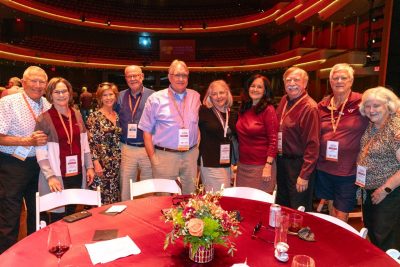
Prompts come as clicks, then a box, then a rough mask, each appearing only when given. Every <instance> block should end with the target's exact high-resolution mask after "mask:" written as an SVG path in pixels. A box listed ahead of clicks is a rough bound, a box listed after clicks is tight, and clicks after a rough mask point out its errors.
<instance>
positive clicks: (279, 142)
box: [278, 132, 283, 155]
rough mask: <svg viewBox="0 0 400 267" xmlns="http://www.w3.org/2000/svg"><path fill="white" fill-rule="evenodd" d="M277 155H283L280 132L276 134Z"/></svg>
mask: <svg viewBox="0 0 400 267" xmlns="http://www.w3.org/2000/svg"><path fill="white" fill-rule="evenodd" d="M278 153H279V155H282V154H283V147H282V132H278Z"/></svg>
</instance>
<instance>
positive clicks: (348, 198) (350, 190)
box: [315, 170, 357, 212]
mask: <svg viewBox="0 0 400 267" xmlns="http://www.w3.org/2000/svg"><path fill="white" fill-rule="evenodd" d="M355 181H356V175H351V176H337V175H332V174H329V173H326V172H323V171H320V170H317V179H316V183H315V194H316V196H317V198H321V199H328V200H333V206H334V207H335V208H336V209H337V210H339V211H342V212H351V211H353V209H354V207H355V205H356V191H357V186H356V185H355V184H354V182H355Z"/></svg>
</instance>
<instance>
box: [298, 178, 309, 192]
mask: <svg viewBox="0 0 400 267" xmlns="http://www.w3.org/2000/svg"><path fill="white" fill-rule="evenodd" d="M307 188H308V180H305V179H303V178H301V177H300V176H299V177H297V182H296V190H297V192H299V193H300V192H304V191H306V190H307Z"/></svg>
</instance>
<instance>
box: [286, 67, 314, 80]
mask: <svg viewBox="0 0 400 267" xmlns="http://www.w3.org/2000/svg"><path fill="white" fill-rule="evenodd" d="M296 71H297V72H300V74H301V78H302V79H303V80H305V81H306V82H307V83H308V74H307V72H306V71H305V70H303V69H301V68H299V67H290V68H288V69H287V70H286V71H285V73H284V74H283V81H284V82H285V80H286V77H287V76H289V75H290V74H291V73H293V72H296Z"/></svg>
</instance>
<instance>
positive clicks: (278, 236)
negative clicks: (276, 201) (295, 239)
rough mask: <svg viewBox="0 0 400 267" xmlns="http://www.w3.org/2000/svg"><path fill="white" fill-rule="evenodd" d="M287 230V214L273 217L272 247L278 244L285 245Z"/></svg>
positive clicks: (282, 213)
mask: <svg viewBox="0 0 400 267" xmlns="http://www.w3.org/2000/svg"><path fill="white" fill-rule="evenodd" d="M288 229H289V215H288V214H287V213H284V212H281V213H280V214H276V217H275V240H274V247H275V248H276V245H277V244H278V243H279V242H283V243H287V234H288Z"/></svg>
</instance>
